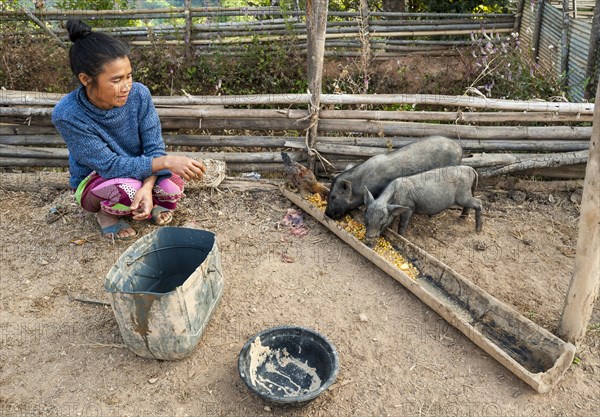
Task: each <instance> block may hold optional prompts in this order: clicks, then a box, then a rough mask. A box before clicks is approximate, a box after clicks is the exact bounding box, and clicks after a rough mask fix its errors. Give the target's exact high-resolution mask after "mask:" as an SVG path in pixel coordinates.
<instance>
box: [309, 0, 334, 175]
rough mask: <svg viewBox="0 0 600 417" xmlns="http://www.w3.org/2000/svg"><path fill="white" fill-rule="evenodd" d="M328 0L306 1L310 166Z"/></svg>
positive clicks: (313, 157) (315, 139)
mask: <svg viewBox="0 0 600 417" xmlns="http://www.w3.org/2000/svg"><path fill="white" fill-rule="evenodd" d="M328 5H329V1H328V0H308V1H307V2H306V29H307V38H306V45H307V56H306V58H307V61H308V88H309V90H310V94H311V98H310V104H309V110H310V119H309V120H310V125H309V127H308V130H307V148H308V154H309V157H310V167H311V169H314V167H315V157H316V155H315V153H314V152H313V147H314V145H315V143H316V141H317V130H318V127H319V126H318V125H319V110H320V109H321V88H322V83H323V59H324V57H325V32H326V30H327V6H328Z"/></svg>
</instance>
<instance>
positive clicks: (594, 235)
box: [557, 86, 600, 343]
mask: <svg viewBox="0 0 600 417" xmlns="http://www.w3.org/2000/svg"><path fill="white" fill-rule="evenodd" d="M598 103H600V86H599V87H598V88H597V90H596V105H595V108H594V127H593V130H592V137H591V139H590V149H589V152H590V153H589V159H588V163H587V167H586V171H585V180H584V183H583V197H582V199H581V213H580V216H579V235H578V236H577V253H576V254H575V268H574V269H573V276H572V277H571V283H570V284H569V289H568V291H567V296H566V298H565V304H564V308H563V313H562V316H561V318H560V322H559V324H558V330H557V334H558V336H559V337H561V338H562V339H564V340H566V341H567V342H571V343H577V342H578V341H580V340H581V339H582V338H583V337H584V336H585V332H586V330H587V326H588V323H589V321H590V318H591V317H592V309H593V307H594V301H595V300H596V297H597V296H598V287H600V211H599V210H598V207H600V105H599V104H598Z"/></svg>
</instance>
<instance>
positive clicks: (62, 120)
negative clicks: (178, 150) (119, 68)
mask: <svg viewBox="0 0 600 417" xmlns="http://www.w3.org/2000/svg"><path fill="white" fill-rule="evenodd" d="M52 123H54V126H56V129H57V130H58V132H59V133H60V134H61V136H62V137H63V139H64V141H65V142H66V144H67V148H68V149H69V166H70V173H71V186H72V187H73V188H77V186H78V185H79V183H80V182H81V181H82V180H83V179H84V178H85V177H86V176H88V175H89V174H90V173H91V172H92V171H96V172H97V173H98V174H99V175H100V176H101V177H104V178H122V177H125V178H136V179H138V180H143V179H145V178H147V177H149V176H151V175H153V173H152V159H153V158H156V157H159V156H163V155H166V152H165V144H164V141H163V139H162V134H161V129H160V121H159V119H158V115H157V114H156V109H155V108H154V104H153V103H152V97H151V95H150V91H149V90H148V88H147V87H146V86H144V85H143V84H140V83H133V85H132V87H131V91H130V93H129V96H128V97H127V102H126V103H125V105H124V106H122V107H113V108H112V109H110V110H103V109H100V108H98V107H96V106H94V105H93V104H92V103H90V102H89V100H88V98H87V96H86V95H85V90H84V89H83V86H80V87H79V88H78V89H77V90H75V91H73V92H71V93H69V94H67V95H66V96H65V97H63V98H62V99H61V100H60V101H59V102H58V104H57V105H56V107H54V110H53V112H52ZM169 174H170V172H169V171H167V170H163V171H160V172H156V173H154V175H169Z"/></svg>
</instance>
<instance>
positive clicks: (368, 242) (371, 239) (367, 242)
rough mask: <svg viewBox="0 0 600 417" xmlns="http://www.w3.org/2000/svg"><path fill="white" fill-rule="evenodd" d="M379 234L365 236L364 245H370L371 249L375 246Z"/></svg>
mask: <svg viewBox="0 0 600 417" xmlns="http://www.w3.org/2000/svg"><path fill="white" fill-rule="evenodd" d="M378 237H379V236H377V235H374V236H368V235H367V236H365V239H364V240H363V242H364V243H365V245H367V246H368V247H370V248H371V249H373V248H374V247H375V245H376V244H377V238H378Z"/></svg>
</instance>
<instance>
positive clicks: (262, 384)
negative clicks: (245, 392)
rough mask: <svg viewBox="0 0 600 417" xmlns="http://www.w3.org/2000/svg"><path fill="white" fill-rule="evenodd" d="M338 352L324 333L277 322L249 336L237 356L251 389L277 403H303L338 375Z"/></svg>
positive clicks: (239, 367)
mask: <svg viewBox="0 0 600 417" xmlns="http://www.w3.org/2000/svg"><path fill="white" fill-rule="evenodd" d="M338 369H339V360H338V354H337V351H336V350H335V347H334V346H333V344H331V342H330V341H329V340H327V338H326V337H325V336H322V335H320V334H319V333H317V332H315V331H313V330H309V329H305V328H303V327H298V326H278V327H272V328H270V329H267V330H263V331H262V332H260V333H258V334H256V335H254V336H252V337H251V338H250V340H248V341H247V342H246V344H245V345H244V347H243V348H242V350H241V351H240V355H239V358H238V371H239V373H240V377H241V378H242V380H243V381H244V383H245V384H246V385H247V386H248V388H250V390H251V391H252V392H253V393H254V394H256V395H257V396H258V397H260V398H262V399H263V400H265V401H267V402H269V403H271V404H273V405H278V406H303V405H305V404H307V403H308V402H310V401H312V400H314V399H315V398H316V397H317V396H318V395H319V394H321V393H322V392H323V391H325V390H326V389H327V388H329V386H331V384H333V382H334V381H335V378H336V377H337V373H338Z"/></svg>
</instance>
